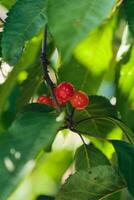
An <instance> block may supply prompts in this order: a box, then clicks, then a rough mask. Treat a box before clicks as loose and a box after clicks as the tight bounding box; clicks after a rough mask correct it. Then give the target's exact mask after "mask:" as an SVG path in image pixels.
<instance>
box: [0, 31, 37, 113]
mask: <svg viewBox="0 0 134 200" xmlns="http://www.w3.org/2000/svg"><path fill="white" fill-rule="evenodd" d="M40 45H41V37H40V35H38V36H37V37H34V38H32V40H31V41H30V42H28V44H27V46H26V49H25V51H24V52H23V55H22V56H21V59H20V60H19V62H18V63H17V64H16V65H15V66H14V68H13V69H12V71H11V72H10V73H9V75H8V77H7V79H6V81H5V82H4V83H3V84H2V85H0V93H1V98H0V116H1V114H2V112H3V111H4V109H5V105H6V104H7V102H8V98H9V96H10V95H11V93H12V91H13V90H14V87H15V86H16V83H18V82H19V81H20V80H19V76H20V74H21V73H23V72H25V70H26V69H27V68H29V67H31V68H32V67H34V66H35V64H37V62H39V61H38V60H37V57H38V55H39V51H40Z"/></svg>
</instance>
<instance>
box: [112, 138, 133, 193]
mask: <svg viewBox="0 0 134 200" xmlns="http://www.w3.org/2000/svg"><path fill="white" fill-rule="evenodd" d="M112 144H113V145H114V148H115V150H116V152H117V156H118V162H119V168H120V170H121V172H122V174H123V175H124V178H125V180H126V182H127V186H128V190H129V191H130V193H131V194H132V195H133V197H134V145H131V144H129V143H126V142H124V141H116V140H113V141H112Z"/></svg>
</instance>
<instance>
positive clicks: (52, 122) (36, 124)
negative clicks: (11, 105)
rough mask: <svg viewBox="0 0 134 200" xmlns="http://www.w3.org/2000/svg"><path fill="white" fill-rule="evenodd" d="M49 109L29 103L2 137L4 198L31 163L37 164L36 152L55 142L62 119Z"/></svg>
mask: <svg viewBox="0 0 134 200" xmlns="http://www.w3.org/2000/svg"><path fill="white" fill-rule="evenodd" d="M50 110H51V109H50V108H49V107H46V106H44V105H38V104H32V105H29V106H28V107H26V108H25V110H24V111H23V112H22V113H20V114H19V115H18V117H17V119H16V121H14V123H13V124H12V126H11V127H10V129H9V131H8V132H7V133H5V134H3V135H1V136H0V169H1V170H0V177H1V181H0V193H1V195H0V196H1V197H0V198H1V200H5V199H7V197H8V195H9V194H10V193H11V192H12V190H13V189H14V188H15V187H16V185H17V184H18V183H19V181H20V180H21V179H22V178H23V176H24V175H25V172H26V171H27V170H28V166H29V165H30V164H35V162H34V158H35V157H36V156H37V154H38V153H39V152H40V151H41V150H42V149H47V148H48V147H49V146H50V145H51V144H52V142H53V140H54V137H55V135H56V132H57V130H58V128H59V127H60V125H61V124H62V120H61V121H60V120H59V119H56V117H55V116H53V115H52V114H50V113H49V111H50ZM61 119H62V118H61ZM30 166H31V165H30ZM30 166H29V167H30Z"/></svg>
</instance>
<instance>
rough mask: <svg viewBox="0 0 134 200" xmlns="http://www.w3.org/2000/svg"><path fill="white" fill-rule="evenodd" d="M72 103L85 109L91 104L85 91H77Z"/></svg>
mask: <svg viewBox="0 0 134 200" xmlns="http://www.w3.org/2000/svg"><path fill="white" fill-rule="evenodd" d="M71 104H72V106H73V107H74V108H76V109H84V108H86V107H87V106H88V104H89V98H88V95H87V94H86V93H85V92H82V91H77V92H75V94H74V96H73V97H72V98H71Z"/></svg>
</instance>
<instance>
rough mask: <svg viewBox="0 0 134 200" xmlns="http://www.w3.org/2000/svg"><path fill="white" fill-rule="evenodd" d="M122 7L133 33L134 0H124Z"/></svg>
mask: <svg viewBox="0 0 134 200" xmlns="http://www.w3.org/2000/svg"><path fill="white" fill-rule="evenodd" d="M124 8H125V14H126V18H127V21H128V24H129V27H130V30H131V31H132V33H133V35H134V0H125V1H124Z"/></svg>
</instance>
